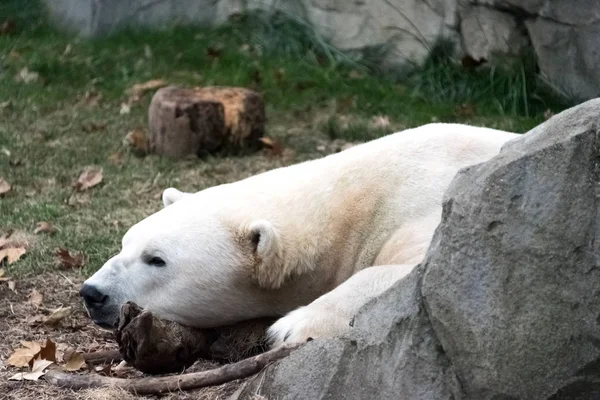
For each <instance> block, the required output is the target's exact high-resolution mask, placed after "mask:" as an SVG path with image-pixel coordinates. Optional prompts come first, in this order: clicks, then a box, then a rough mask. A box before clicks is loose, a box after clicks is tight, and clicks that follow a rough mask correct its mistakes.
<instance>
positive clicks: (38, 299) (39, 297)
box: [27, 289, 44, 307]
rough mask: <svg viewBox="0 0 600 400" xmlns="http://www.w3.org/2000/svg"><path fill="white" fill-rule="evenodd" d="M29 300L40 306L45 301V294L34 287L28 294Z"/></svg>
mask: <svg viewBox="0 0 600 400" xmlns="http://www.w3.org/2000/svg"><path fill="white" fill-rule="evenodd" d="M27 302H29V303H31V304H33V305H34V306H37V307H39V306H41V305H42V303H43V302H44V295H43V294H41V293H40V292H38V291H37V290H35V289H33V290H32V291H31V293H29V296H27Z"/></svg>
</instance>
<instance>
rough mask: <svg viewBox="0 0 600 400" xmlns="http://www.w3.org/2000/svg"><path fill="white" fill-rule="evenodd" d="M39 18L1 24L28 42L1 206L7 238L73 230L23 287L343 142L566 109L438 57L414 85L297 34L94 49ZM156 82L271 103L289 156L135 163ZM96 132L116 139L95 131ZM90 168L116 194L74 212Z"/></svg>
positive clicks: (8, 95)
mask: <svg viewBox="0 0 600 400" xmlns="http://www.w3.org/2000/svg"><path fill="white" fill-rule="evenodd" d="M39 10H40V8H39V6H38V4H37V2H35V1H29V2H23V1H22V0H4V1H3V2H2V3H1V4H0V23H1V22H2V20H3V19H4V17H6V16H10V17H11V18H14V19H15V20H16V21H17V25H18V32H17V33H16V34H15V35H10V36H0V103H2V102H5V101H10V102H11V106H10V107H6V108H4V109H2V110H0V177H3V178H4V179H6V180H7V181H8V182H10V183H11V184H12V185H13V191H12V192H11V193H9V194H8V195H7V196H6V197H4V198H2V199H0V230H3V229H7V228H14V229H16V230H20V231H23V232H26V233H31V232H32V230H33V228H34V227H35V225H36V223H37V222H38V221H49V222H51V223H52V224H54V225H56V226H57V228H59V230H58V232H57V233H56V234H54V235H52V236H48V235H39V236H33V235H31V236H30V239H31V241H32V243H33V245H32V247H31V249H30V250H29V253H28V255H27V257H25V258H24V259H22V260H21V261H19V262H18V263H15V264H13V265H12V266H10V267H9V271H8V272H9V273H10V274H13V275H27V274H31V273H37V272H40V271H42V270H47V269H51V268H55V265H54V260H53V256H52V253H53V251H54V250H55V249H56V248H58V247H67V248H69V249H71V250H75V251H82V252H84V253H85V254H86V256H87V258H88V265H87V267H86V270H85V271H84V272H85V273H90V272H91V271H93V270H95V269H97V268H98V267H99V266H100V265H101V264H102V262H103V261H104V260H106V259H107V258H108V257H109V256H110V255H111V254H113V253H115V252H116V251H118V248H119V242H120V238H121V236H122V235H123V233H124V232H125V231H126V229H127V228H128V227H129V226H130V225H131V224H133V223H135V222H136V221H138V220H139V219H141V218H143V217H144V216H145V215H147V214H149V213H151V212H153V211H155V210H157V209H158V208H160V200H159V197H160V194H161V192H162V190H163V189H164V188H165V187H168V186H177V187H179V188H181V189H184V190H194V191H195V190H200V189H202V188H205V187H208V186H212V185H216V184H220V183H223V182H230V181H234V180H237V179H240V178H243V177H245V176H249V175H251V174H254V173H257V172H260V171H264V170H266V169H270V168H274V167H277V166H280V165H286V164H290V163H294V162H297V161H301V160H306V159H311V158H315V157H319V156H322V155H323V153H326V152H330V151H335V146H332V145H331V142H329V139H332V138H341V139H347V140H354V141H363V140H367V139H370V138H373V137H377V136H380V135H382V134H384V133H388V132H390V131H393V130H399V129H402V128H406V127H411V126H416V125H420V124H424V123H427V122H431V121H452V122H454V121H456V122H464V123H471V124H477V125H485V126H491V127H496V128H501V129H508V130H513V131H518V132H524V131H526V130H528V129H530V128H531V127H533V126H535V125H536V124H538V123H539V122H541V121H542V120H543V116H542V114H543V112H544V111H545V110H546V109H547V108H550V109H552V110H557V109H559V108H560V105H556V104H555V103H549V102H550V100H549V99H550V98H549V97H546V96H545V95H543V94H542V92H540V91H539V90H538V89H537V88H536V87H535V82H534V81H533V80H532V79H531V75H530V74H529V73H528V72H527V70H526V69H517V71H516V72H512V73H505V74H502V73H499V72H497V71H496V72H494V73H492V72H491V71H476V72H469V71H464V70H462V69H461V68H460V67H458V66H455V65H453V64H451V63H449V62H448V61H447V60H446V59H445V58H444V57H434V58H432V60H430V61H429V62H428V63H427V65H426V66H425V67H424V69H423V70H422V71H420V72H418V73H417V74H414V75H413V76H411V77H407V78H406V79H405V81H404V82H403V83H398V81H395V82H392V81H390V80H386V79H384V78H381V77H376V76H373V75H368V74H366V75H364V74H362V75H361V73H358V72H357V71H358V70H360V69H361V67H360V65H359V64H356V63H354V62H351V61H349V60H344V59H343V57H340V56H339V54H337V53H336V52H335V50H333V49H331V48H329V47H326V46H325V47H324V46H323V45H322V43H320V41H319V40H317V39H318V38H316V37H315V36H314V34H312V33H311V32H310V31H309V30H306V29H304V30H303V29H301V28H300V27H298V26H297V25H296V24H294V23H290V22H285V21H283V22H282V21H279V22H278V23H277V22H275V23H274V22H273V21H266V20H264V19H260V18H259V19H258V20H257V19H253V20H251V21H238V22H235V23H232V24H230V25H228V26H225V27H222V28H220V29H217V30H210V31H209V30H203V29H197V28H178V29H172V30H168V31H163V32H147V31H146V32H122V33H119V34H117V35H113V36H111V37H108V38H103V39H97V40H82V39H76V38H72V37H68V36H65V35H62V34H59V33H57V32H55V31H54V30H52V29H51V28H49V27H48V26H47V25H46V24H45V23H44V22H43V18H42V17H41V11H39ZM280 29H283V30H284V31H285V32H286V33H278V32H279V30H280ZM289 35H291V36H292V37H291V38H290V36H289ZM67 48H69V50H68V51H67V52H65V50H66V49H67ZM336 60H337V61H336ZM332 61H333V62H332ZM24 67H28V68H29V70H31V71H36V72H38V73H39V74H40V76H41V79H40V81H39V82H36V83H30V84H25V83H23V82H18V81H17V80H16V79H15V76H16V75H17V74H18V73H19V71H21V70H22V69H23V68H24ZM155 78H162V79H165V80H167V81H169V82H170V83H174V84H182V85H235V86H248V87H253V88H256V89H258V90H260V91H261V92H262V93H263V94H264V96H265V99H266V102H267V113H268V118H269V122H268V127H267V129H268V135H269V136H272V137H275V138H277V139H278V140H280V141H281V142H282V143H284V147H285V148H286V149H288V152H287V153H286V156H285V157H284V158H283V159H271V158H269V157H267V156H265V154H264V153H259V154H255V155H251V156H244V157H211V158H208V159H204V160H184V161H178V162H176V161H171V160H166V159H160V158H158V157H155V156H150V157H145V158H139V157H136V156H134V155H132V154H129V153H127V152H126V151H125V150H124V149H123V148H122V139H123V137H124V136H125V134H126V133H127V132H128V131H129V130H131V129H133V128H135V127H137V126H145V124H146V109H147V105H148V103H149V101H150V95H147V96H145V97H144V99H143V100H142V101H141V102H140V103H138V104H137V105H136V106H134V107H133V109H132V111H131V113H130V114H127V115H120V113H119V109H120V103H121V102H122V101H123V100H124V99H125V98H126V90H127V89H128V88H129V87H130V86H131V85H133V84H135V83H141V82H144V81H147V80H149V79H155ZM524 83H525V84H524ZM86 92H89V93H98V94H100V95H101V96H102V99H101V100H100V101H99V103H98V104H97V105H93V104H88V103H87V102H86V101H82V98H83V97H84V95H85V93H86ZM463 103H467V104H468V106H467V109H470V108H471V107H472V105H475V106H476V112H475V113H472V112H471V111H467V112H460V111H458V112H457V109H460V105H461V104H463ZM375 115H384V116H387V117H388V118H389V120H390V121H391V124H390V126H386V127H383V128H372V127H369V124H368V121H369V119H370V118H371V117H373V116H375ZM347 116H351V119H350V122H349V123H348V122H344V121H346V120H347ZM94 124H105V128H104V129H99V130H93V129H91V130H92V131H91V132H87V131H89V130H90V127H93V125H94ZM323 149H325V150H323ZM118 152H121V153H122V154H123V160H122V163H118V164H117V165H114V163H111V162H110V161H109V158H110V157H111V155H114V154H115V153H118ZM11 161H12V164H15V162H20V165H18V166H13V165H11ZM87 165H96V166H101V167H103V168H104V182H103V183H102V184H101V185H100V186H98V187H96V188H94V189H92V190H91V191H89V192H87V193H85V194H83V195H79V197H77V199H78V200H80V201H81V203H77V202H76V203H77V204H75V205H69V204H68V199H69V198H70V197H71V195H72V189H71V184H72V182H73V181H74V180H75V179H76V178H77V176H78V175H79V174H80V173H81V171H82V169H83V168H84V167H85V166H87Z"/></svg>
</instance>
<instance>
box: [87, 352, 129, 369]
mask: <svg viewBox="0 0 600 400" xmlns="http://www.w3.org/2000/svg"><path fill="white" fill-rule="evenodd" d="M83 359H84V360H85V362H86V363H88V364H92V365H97V364H106V363H112V362H113V361H121V360H122V359H123V356H122V355H121V353H120V352H119V350H102V351H94V352H92V353H85V354H83Z"/></svg>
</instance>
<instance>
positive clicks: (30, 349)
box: [6, 341, 42, 368]
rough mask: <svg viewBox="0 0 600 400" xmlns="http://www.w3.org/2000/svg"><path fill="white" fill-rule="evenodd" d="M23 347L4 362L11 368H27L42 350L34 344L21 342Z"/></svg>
mask: <svg viewBox="0 0 600 400" xmlns="http://www.w3.org/2000/svg"><path fill="white" fill-rule="evenodd" d="M21 344H22V345H23V346H25V347H23V348H19V349H16V350H15V351H14V352H13V353H12V354H11V355H10V357H9V358H8V360H6V364H7V365H12V366H13V367H18V368H21V367H27V366H28V365H29V363H30V362H31V360H33V359H34V358H35V357H36V356H37V355H38V354H39V353H40V351H41V350H42V347H41V346H40V345H39V344H38V343H36V342H24V341H23V342H21Z"/></svg>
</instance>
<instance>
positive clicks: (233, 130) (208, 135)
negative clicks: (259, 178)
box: [148, 86, 265, 158]
mask: <svg viewBox="0 0 600 400" xmlns="http://www.w3.org/2000/svg"><path fill="white" fill-rule="evenodd" d="M148 122H149V125H150V129H149V137H148V144H149V151H150V152H151V153H156V154H161V155H165V156H169V157H175V158H182V157H186V156H189V155H201V154H206V153H212V152H215V151H217V150H219V149H222V148H229V149H241V148H254V147H255V148H258V147H260V145H259V142H258V140H257V139H258V138H260V137H261V136H262V135H263V134H264V125H265V109H264V103H263V101H262V98H261V96H260V95H259V94H258V93H256V92H253V91H251V90H248V89H243V88H230V87H202V88H182V87H175V86H169V87H165V88H162V89H159V90H158V91H157V92H156V93H155V94H154V96H153V98H152V102H151V103H150V108H149V110H148Z"/></svg>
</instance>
